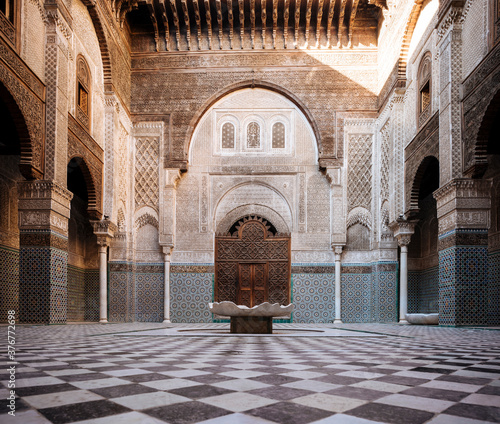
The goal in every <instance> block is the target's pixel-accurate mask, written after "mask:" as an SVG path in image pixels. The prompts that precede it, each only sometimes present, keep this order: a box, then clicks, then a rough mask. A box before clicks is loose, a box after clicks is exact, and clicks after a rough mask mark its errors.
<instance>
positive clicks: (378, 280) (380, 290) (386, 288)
mask: <svg viewBox="0 0 500 424" xmlns="http://www.w3.org/2000/svg"><path fill="white" fill-rule="evenodd" d="M386 268H389V270H387V269H386ZM371 313H372V317H371V321H372V322H395V321H397V320H398V270H397V263H388V262H383V263H377V264H374V265H373V272H372V310H371Z"/></svg>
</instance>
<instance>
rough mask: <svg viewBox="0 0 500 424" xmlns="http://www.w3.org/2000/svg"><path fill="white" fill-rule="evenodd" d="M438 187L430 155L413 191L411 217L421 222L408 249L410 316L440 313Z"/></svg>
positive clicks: (436, 167)
mask: <svg viewBox="0 0 500 424" xmlns="http://www.w3.org/2000/svg"><path fill="white" fill-rule="evenodd" d="M438 188H439V161H438V160H437V159H436V158H435V157H434V156H428V157H426V158H425V159H424V160H423V161H422V163H421V164H420V166H419V168H418V171H417V174H416V176H415V180H414V183H413V190H412V203H413V206H414V208H413V213H414V215H413V216H412V218H413V219H415V220H418V222H417V225H416V226H415V233H414V234H413V236H412V238H411V242H410V244H409V246H408V312H409V313H437V312H438V310H439V256H438V219H437V205H436V199H434V197H433V195H432V194H433V192H434V191H436V190H437V189H438ZM415 206H416V208H415Z"/></svg>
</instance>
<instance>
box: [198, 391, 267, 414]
mask: <svg viewBox="0 0 500 424" xmlns="http://www.w3.org/2000/svg"><path fill="white" fill-rule="evenodd" d="M199 401H200V402H203V403H207V404H209V405H213V406H217V407H219V408H224V409H227V410H229V411H233V412H244V411H248V410H249V409H254V408H260V407H262V406H267V405H271V404H273V403H277V401H276V400H273V399H267V398H264V397H261V396H256V395H253V394H250V393H245V392H233V393H227V394H224V395H219V396H212V397H208V398H203V399H199Z"/></svg>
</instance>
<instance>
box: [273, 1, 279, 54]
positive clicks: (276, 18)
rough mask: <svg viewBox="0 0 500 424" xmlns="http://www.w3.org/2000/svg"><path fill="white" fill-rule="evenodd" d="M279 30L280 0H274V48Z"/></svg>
mask: <svg viewBox="0 0 500 424" xmlns="http://www.w3.org/2000/svg"><path fill="white" fill-rule="evenodd" d="M277 31H278V0H273V49H275V48H276V33H277Z"/></svg>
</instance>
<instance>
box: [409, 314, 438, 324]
mask: <svg viewBox="0 0 500 424" xmlns="http://www.w3.org/2000/svg"><path fill="white" fill-rule="evenodd" d="M406 321H408V322H409V323H410V324H420V325H438V324H439V314H406Z"/></svg>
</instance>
